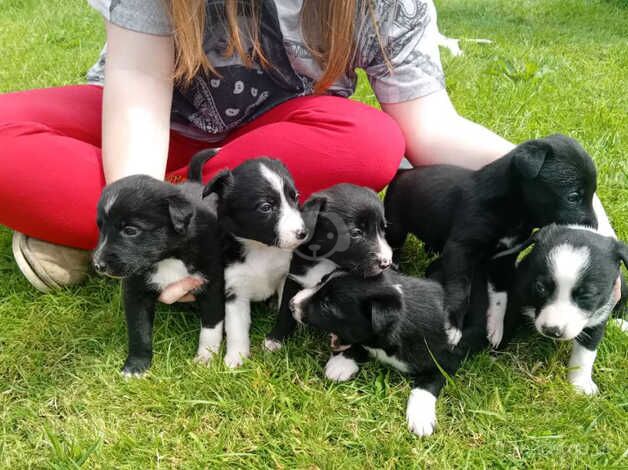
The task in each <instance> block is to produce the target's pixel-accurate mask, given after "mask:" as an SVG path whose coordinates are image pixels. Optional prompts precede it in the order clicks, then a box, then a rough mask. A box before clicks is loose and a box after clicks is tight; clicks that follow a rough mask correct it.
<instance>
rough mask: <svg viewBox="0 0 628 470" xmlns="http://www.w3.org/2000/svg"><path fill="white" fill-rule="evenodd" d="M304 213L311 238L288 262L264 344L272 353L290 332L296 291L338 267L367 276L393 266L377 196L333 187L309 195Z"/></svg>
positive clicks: (348, 186) (349, 186)
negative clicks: (276, 310) (274, 320)
mask: <svg viewBox="0 0 628 470" xmlns="http://www.w3.org/2000/svg"><path fill="white" fill-rule="evenodd" d="M302 213H303V218H304V219H305V221H306V225H307V227H308V229H309V231H310V233H311V235H310V237H309V238H308V240H307V243H304V244H303V245H301V246H299V248H297V250H296V251H295V253H294V256H293V257H292V262H291V264H290V274H289V275H288V279H287V280H286V286H285V288H284V295H283V299H282V301H281V306H280V309H279V316H278V318H277V323H276V324H275V327H274V328H273V330H272V331H271V332H270V333H269V334H268V336H267V338H266V340H265V341H264V346H265V347H266V349H268V350H270V351H276V350H277V349H279V348H280V347H281V341H283V340H284V339H285V338H286V337H288V336H289V335H290V334H291V333H292V331H293V330H294V327H295V321H294V319H293V318H292V314H291V313H290V308H289V301H290V299H291V298H292V297H293V296H294V295H295V294H296V293H297V292H298V291H300V290H301V289H303V288H308V287H314V286H315V285H317V284H318V283H319V282H320V281H321V279H322V278H323V276H324V275H326V274H328V273H330V272H331V271H334V270H335V269H337V268H340V269H343V270H345V271H350V272H352V273H354V274H356V275H358V276H361V277H370V276H375V275H378V274H381V273H382V272H383V271H385V270H386V269H388V268H389V267H390V266H391V264H392V250H391V248H390V246H389V245H388V243H387V242H386V238H385V236H386V235H385V228H386V222H385V220H384V206H383V205H382V202H381V200H380V199H379V197H378V196H377V194H376V193H375V191H373V190H371V189H368V188H364V187H361V186H356V185H353V184H347V183H343V184H337V185H335V186H332V187H331V188H328V189H325V190H324V191H319V192H318V193H315V194H313V195H312V196H311V197H310V198H309V199H308V200H307V201H306V202H305V204H304V205H303V209H302Z"/></svg>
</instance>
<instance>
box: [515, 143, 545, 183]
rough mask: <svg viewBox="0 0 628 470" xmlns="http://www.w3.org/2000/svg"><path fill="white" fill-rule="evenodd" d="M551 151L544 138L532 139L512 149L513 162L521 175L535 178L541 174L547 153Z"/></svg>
mask: <svg viewBox="0 0 628 470" xmlns="http://www.w3.org/2000/svg"><path fill="white" fill-rule="evenodd" d="M550 151H551V149H550V147H549V145H548V144H547V143H546V142H544V141H543V140H542V139H537V140H530V141H528V142H524V143H522V144H520V145H518V146H516V147H515V148H514V149H513V150H511V151H510V154H509V155H511V156H512V161H513V164H514V165H515V168H516V169H517V171H518V172H519V174H520V175H521V176H523V177H524V178H526V179H534V178H536V177H537V176H538V175H539V172H540V171H541V168H542V167H543V164H544V163H545V159H546V158H547V155H548V154H549V152H550Z"/></svg>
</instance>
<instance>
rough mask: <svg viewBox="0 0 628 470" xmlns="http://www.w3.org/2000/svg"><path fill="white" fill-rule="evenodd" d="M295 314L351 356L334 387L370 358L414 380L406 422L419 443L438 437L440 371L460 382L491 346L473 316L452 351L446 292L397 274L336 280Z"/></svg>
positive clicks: (332, 365) (341, 275) (294, 305)
mask: <svg viewBox="0 0 628 470" xmlns="http://www.w3.org/2000/svg"><path fill="white" fill-rule="evenodd" d="M290 308H291V310H292V312H293V315H294V318H295V319H296V320H297V321H299V322H302V323H305V324H307V325H311V326H313V327H315V328H318V329H320V330H323V331H325V332H329V333H331V334H332V346H335V348H336V349H337V350H343V352H340V353H339V354H337V355H335V356H332V358H331V359H330V360H329V362H328V363H327V365H326V367H325V375H326V376H327V377H328V378H330V379H331V380H335V381H344V380H348V379H350V378H351V377H353V376H354V375H355V374H356V373H357V372H358V362H361V361H364V360H365V359H366V357H368V355H370V356H372V357H374V358H376V359H378V360H379V361H381V362H384V363H386V364H388V365H391V366H393V367H395V368H396V369H398V370H400V371H401V372H404V373H406V374H408V375H409V376H410V377H411V378H412V380H413V382H414V384H413V389H412V392H411V394H410V399H409V400H408V405H407V412H406V418H407V422H408V427H409V429H410V430H411V431H412V432H414V433H415V434H417V435H419V436H425V435H429V434H432V432H433V431H434V427H435V425H436V398H437V397H438V395H439V394H440V391H441V389H442V387H443V385H444V384H445V376H444V375H443V374H442V373H441V371H440V370H439V367H441V368H442V369H443V370H444V371H445V372H446V373H448V374H453V373H455V372H456V370H457V369H458V368H459V367H460V364H461V362H462V361H463V360H464V358H465V357H466V356H467V355H468V354H471V353H474V352H476V351H478V350H480V349H481V348H483V347H484V346H485V345H486V344H487V343H486V334H485V329H484V324H483V318H480V319H477V321H475V320H476V319H472V318H471V316H469V317H468V318H467V326H465V328H464V330H463V334H462V339H461V341H460V342H459V343H458V345H457V346H456V347H455V348H453V349H452V348H451V347H450V345H449V343H448V341H447V333H446V329H445V327H446V323H447V315H446V312H445V310H444V303H443V288H442V287H441V285H440V284H439V283H437V282H435V281H431V280H426V279H417V278H412V277H408V276H404V275H402V274H399V273H398V272H395V271H392V270H390V271H386V272H384V273H382V274H381V275H379V276H375V277H370V278H363V277H361V276H355V275H352V274H347V273H345V272H341V271H336V272H333V273H331V274H329V275H328V276H327V277H326V279H324V280H323V282H322V283H321V284H320V285H319V286H317V287H314V288H311V289H304V290H302V291H300V292H299V293H297V295H295V296H294V297H293V298H292V300H291V301H290ZM472 320H473V321H472ZM367 353H368V354H367ZM435 361H436V362H435ZM437 364H438V365H437Z"/></svg>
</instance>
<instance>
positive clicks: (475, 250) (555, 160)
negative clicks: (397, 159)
mask: <svg viewBox="0 0 628 470" xmlns="http://www.w3.org/2000/svg"><path fill="white" fill-rule="evenodd" d="M595 189H596V170H595V165H594V164H593V160H592V159H591V157H590V156H589V155H588V154H587V153H586V152H585V151H584V149H583V148H582V147H581V146H580V144H578V142H576V141H575V140H574V139H571V138H569V137H566V136H563V135H559V134H556V135H552V136H549V137H546V138H543V139H537V140H531V141H528V142H525V143H523V144H521V145H519V146H517V147H516V148H514V149H513V150H512V151H511V152H509V153H508V154H507V155H505V156H504V157H502V158H500V159H498V160H496V161H494V162H493V163H491V164H489V165H486V166H485V167H483V168H481V169H480V170H478V171H471V170H467V169H464V168H460V167H455V166H450V165H434V166H427V167H421V168H414V169H411V170H401V171H400V172H399V173H398V174H397V176H396V177H395V179H394V180H393V182H392V183H391V184H390V186H389V188H388V191H387V193H386V198H385V201H384V205H385V208H386V219H387V221H388V224H389V225H388V229H387V240H388V242H389V243H390V245H391V246H392V247H393V249H394V250H399V249H400V248H401V247H402V245H403V243H404V240H405V238H406V235H407V234H408V233H413V234H414V235H416V236H417V237H418V238H419V239H421V240H422V241H424V242H425V245H426V248H427V249H428V250H430V251H434V252H440V253H441V256H442V263H443V270H444V278H445V286H444V287H445V303H446V305H445V307H446V310H447V311H448V312H449V322H450V327H449V328H448V332H449V335H450V343H451V344H456V343H457V341H458V340H459V338H460V328H461V325H462V324H463V319H464V316H465V312H466V311H467V308H468V301H469V293H470V283H471V278H472V275H473V272H474V271H475V270H476V269H477V267H478V266H479V265H481V264H482V263H484V262H485V261H487V260H488V259H489V258H490V256H491V255H492V254H494V251H495V247H496V246H497V245H498V243H499V241H500V240H501V239H503V238H504V237H507V236H510V237H513V236H514V238H515V240H516V239H523V240H524V239H526V238H527V237H528V235H529V234H530V232H531V230H532V229H533V228H535V227H541V226H544V225H547V224H550V223H553V222H557V223H565V224H570V223H575V224H584V225H590V226H597V221H596V217H595V213H594V211H593V205H592V199H593V194H594V192H595Z"/></svg>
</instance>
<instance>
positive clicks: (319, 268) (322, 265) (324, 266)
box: [294, 259, 338, 288]
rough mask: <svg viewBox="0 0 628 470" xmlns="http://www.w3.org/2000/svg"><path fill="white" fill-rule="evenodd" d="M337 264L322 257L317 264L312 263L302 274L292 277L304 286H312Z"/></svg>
mask: <svg viewBox="0 0 628 470" xmlns="http://www.w3.org/2000/svg"><path fill="white" fill-rule="evenodd" d="M337 267H338V265H337V264H336V263H334V262H333V261H330V260H328V259H324V260H322V261H320V262H319V263H318V264H316V265H314V266H313V267H312V268H310V269H309V270H308V271H307V272H306V273H305V274H304V275H302V276H294V278H295V279H296V280H297V281H298V282H299V283H300V284H301V285H302V286H303V287H305V288H312V287H314V286H316V285H317V284H318V283H319V282H321V279H322V278H323V277H324V276H325V275H326V274H329V273H330V272H332V271H333V270H334V269H336V268H337Z"/></svg>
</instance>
